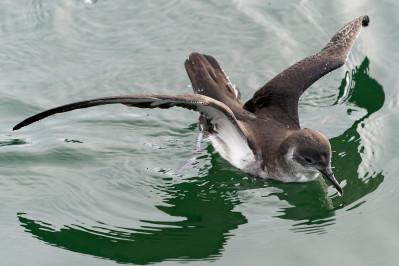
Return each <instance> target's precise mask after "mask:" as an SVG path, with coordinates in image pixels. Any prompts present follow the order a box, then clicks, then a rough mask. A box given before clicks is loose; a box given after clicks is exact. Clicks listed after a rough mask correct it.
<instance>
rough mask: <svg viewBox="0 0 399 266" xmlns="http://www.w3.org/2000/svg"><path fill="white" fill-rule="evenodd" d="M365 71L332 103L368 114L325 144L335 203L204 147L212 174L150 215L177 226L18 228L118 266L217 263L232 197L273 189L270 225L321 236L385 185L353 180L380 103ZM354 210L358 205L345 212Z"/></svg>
mask: <svg viewBox="0 0 399 266" xmlns="http://www.w3.org/2000/svg"><path fill="white" fill-rule="evenodd" d="M369 64H370V62H369V60H368V59H367V58H365V59H364V61H363V62H362V64H361V65H360V66H359V67H357V68H356V69H354V71H353V73H352V78H351V81H350V82H351V84H350V86H348V85H349V84H347V79H346V78H345V79H344V80H343V81H342V84H341V86H340V88H339V90H340V93H339V98H338V99H337V103H340V104H347V105H349V106H350V108H351V109H356V108H363V109H366V110H367V114H366V115H365V116H364V117H362V118H361V119H359V120H357V121H356V122H355V123H354V124H353V125H352V126H351V127H350V128H349V129H347V130H346V131H345V132H344V133H343V134H342V135H341V136H339V137H336V138H333V139H331V144H332V147H333V151H334V152H333V158H332V164H333V166H335V172H336V176H337V179H338V181H343V180H346V185H345V187H344V196H343V197H342V198H341V197H339V196H338V195H333V196H332V197H328V196H327V188H328V184H326V182H325V181H324V179H322V178H320V179H318V180H316V181H314V182H309V183H291V184H289V183H280V182H275V181H271V182H263V181H260V180H258V179H253V178H248V176H247V175H245V174H243V173H241V172H240V171H238V170H236V169H234V168H233V167H232V166H230V165H228V163H227V162H225V161H224V160H223V159H221V158H220V156H219V155H218V154H215V153H213V148H212V147H211V146H208V154H211V165H212V167H211V168H210V169H208V168H207V169H203V171H205V172H207V173H206V176H205V177H204V178H201V177H192V178H190V179H186V180H184V182H182V183H179V184H173V185H164V186H159V188H158V189H159V190H162V191H163V192H166V193H167V195H168V197H167V198H165V200H164V203H165V204H164V205H162V206H157V208H158V209H159V210H160V211H162V212H164V213H166V214H168V215H170V216H172V217H178V218H180V220H179V221H177V222H170V221H167V222H162V221H142V222H143V223H144V224H146V225H145V226H142V227H140V228H115V227H114V226H107V225H106V224H103V223H101V222H98V224H99V226H96V227H93V226H92V227H85V226H84V224H72V225H65V226H63V227H62V228H61V229H55V228H56V227H55V226H53V225H51V224H49V223H47V222H45V221H39V220H34V219H31V218H29V217H28V214H26V213H18V215H17V216H18V219H19V222H20V224H21V226H22V227H24V228H25V231H26V232H29V233H30V234H32V235H33V236H34V237H35V238H37V239H39V240H41V241H44V242H45V243H47V244H49V245H53V246H56V247H59V248H64V249H67V250H70V251H74V252H78V253H82V254H88V255H92V256H95V257H99V258H103V259H108V260H113V261H116V262H119V263H133V264H141V265H144V264H151V263H156V262H162V261H167V260H175V261H176V260H182V261H190V260H210V261H212V260H216V259H217V258H219V257H220V256H221V254H222V252H223V250H224V245H225V244H226V242H227V241H228V239H229V238H230V237H232V236H233V235H234V230H235V229H237V228H238V227H239V226H240V225H242V224H245V223H247V219H246V217H245V216H244V215H243V214H242V213H241V212H238V211H235V210H234V207H235V206H236V205H239V204H241V201H240V198H239V196H238V195H237V192H238V191H240V190H248V189H257V188H263V187H265V186H266V187H267V186H272V187H277V188H279V189H280V191H281V192H275V193H273V194H270V195H275V196H277V197H278V198H279V199H280V200H284V201H286V202H287V203H289V205H290V206H289V207H286V208H282V209H280V211H279V212H280V214H279V215H277V216H276V217H278V218H280V219H288V220H293V221H297V223H296V224H295V225H294V226H293V230H294V232H303V233H319V234H322V233H325V232H326V228H327V227H328V225H331V224H334V221H335V218H334V216H335V211H336V210H337V209H340V208H343V207H344V206H347V205H349V204H351V203H353V202H355V201H358V200H359V199H361V198H362V197H364V196H365V195H367V194H369V193H371V192H373V191H374V190H376V189H377V188H378V186H379V185H380V184H381V183H382V182H383V180H384V176H383V175H382V174H381V173H370V175H369V176H367V177H359V175H358V173H357V170H358V168H359V166H360V164H361V162H362V159H361V156H360V154H359V150H360V151H361V145H362V144H361V142H360V135H359V133H358V131H357V129H358V128H359V126H360V127H361V126H362V123H363V122H364V120H366V119H367V118H368V117H369V116H370V115H371V114H372V113H374V112H376V111H378V110H379V109H380V108H381V107H382V105H383V103H384V98H385V94H384V92H383V88H382V86H381V85H379V84H378V82H377V81H375V80H374V79H372V78H371V77H370V76H369V72H368V71H369ZM201 171H202V170H200V172H201ZM270 195H268V196H270ZM361 204H362V202H359V203H358V204H357V205H356V206H354V207H352V208H356V207H357V206H359V205H361ZM181 219H182V220H181ZM110 228H113V229H110Z"/></svg>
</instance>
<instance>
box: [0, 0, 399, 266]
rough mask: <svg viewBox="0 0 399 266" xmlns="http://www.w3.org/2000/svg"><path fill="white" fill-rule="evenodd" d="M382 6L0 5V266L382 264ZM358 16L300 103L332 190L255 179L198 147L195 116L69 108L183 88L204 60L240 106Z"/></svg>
mask: <svg viewBox="0 0 399 266" xmlns="http://www.w3.org/2000/svg"><path fill="white" fill-rule="evenodd" d="M398 9H399V4H398V3H397V2H396V1H393V0H391V1H380V2H376V1H370V0H368V1H350V2H348V1H317V2H316V1H300V2H298V1H266V2H265V1H260V0H259V1H242V0H235V1H190V2H189V1H179V0H174V1H127V0H126V1H106V0H98V1H91V2H90V1H83V0H71V1H39V0H26V1H22V0H21V1H1V3H0V62H1V64H0V77H1V78H0V96H1V97H0V113H1V118H0V167H1V168H0V169H1V172H0V199H1V204H0V232H1V236H2V237H1V240H0V265H113V264H117V263H127V264H141V265H144V264H154V263H158V264H164V265H175V264H190V265H202V264H208V263H209V262H212V263H213V265H336V264H343V265H397V264H398V260H399V255H398V250H399V241H398V240H397V238H398V235H399V225H398V221H399V211H398V209H397V204H399V196H398V185H399V184H398V181H397V180H396V179H397V173H398V170H399V166H398V165H399V160H398V155H399V152H398V147H399V140H398V133H397V132H398V129H399V126H398V122H399V121H398V120H399V118H398V117H399V116H398V114H399V106H398V90H397V88H398V87H399V79H398V75H397V73H398V71H399V68H398V64H397V62H398V60H399V56H398V49H397V44H398V42H399V31H398V30H397V27H398V26H399V20H398V16H397V14H396V13H397V10H398ZM364 14H368V15H369V16H370V19H371V23H370V26H369V27H368V28H365V29H363V30H362V33H361V34H360V36H359V37H358V38H357V40H356V42H355V45H354V47H353V49H352V52H351V53H350V56H349V59H348V61H347V63H346V64H345V65H344V66H343V67H342V68H340V69H338V70H336V71H334V72H333V73H331V74H329V75H327V76H326V77H324V78H323V79H322V80H320V81H319V82H317V83H315V84H314V85H313V86H312V87H311V88H310V89H309V90H308V91H307V92H306V93H305V94H304V95H303V97H302V99H301V102H300V118H301V124H302V127H305V128H314V129H317V130H319V131H321V132H322V133H323V134H325V135H326V136H327V137H328V138H329V139H330V141H331V145H332V150H333V156H332V166H333V167H334V172H335V175H336V178H337V180H338V181H339V182H340V184H341V185H342V186H343V189H344V196H343V197H339V196H338V195H337V193H336V191H335V190H334V189H333V187H332V186H330V185H329V183H326V182H325V181H324V179H322V178H320V179H318V180H316V181H314V182H309V183H301V184H294V183H291V184H287V183H280V182H276V181H267V182H264V181H262V180H258V179H254V178H252V177H251V176H249V175H246V174H244V173H242V172H240V171H239V170H237V169H235V168H234V167H233V166H231V165H230V164H229V163H227V162H226V161H225V160H224V159H222V158H221V157H220V155H218V154H217V153H216V152H215V151H214V149H213V147H212V146H211V145H210V144H209V143H207V142H204V143H203V144H202V151H201V154H200V157H199V159H198V160H197V162H196V164H195V165H194V167H193V168H192V169H189V170H187V171H186V172H184V173H183V174H176V169H177V168H178V166H179V164H180V163H181V162H182V161H184V160H185V159H187V158H189V157H190V156H191V155H192V153H193V148H194V143H195V140H196V135H197V130H198V129H197V119H198V114H196V113H194V112H190V111H187V110H182V109H179V108H176V109H170V110H166V111H165V110H141V109H135V108H128V107H125V106H119V105H115V106H102V107H96V108H91V109H85V110H78V111H74V112H71V113H66V114H60V115H57V116H54V117H51V118H48V119H46V120H43V121H40V122H39V123H36V124H33V125H32V126H29V127H27V128H24V129H22V130H20V131H16V132H13V131H12V130H11V129H12V127H13V126H14V125H15V124H16V123H18V122H20V121H21V120H22V119H24V118H26V117H27V116H30V115H32V114H35V113H37V112H40V111H43V110H45V109H48V108H51V107H54V106H56V105H61V104H65V103H69V102H73V101H77V100H82V99H88V98H94V97H100V96H111V95H120V94H134V93H162V94H182V93H188V92H190V91H191V88H190V86H189V85H190V82H189V79H188V77H187V75H186V73H185V70H184V66H183V62H184V60H185V59H186V58H187V57H188V55H189V54H190V52H192V51H199V52H203V53H207V54H211V55H213V56H214V57H215V58H216V59H217V60H218V61H219V63H220V64H221V65H222V67H223V68H224V70H225V72H226V73H227V74H228V76H229V77H230V79H231V80H232V82H233V83H236V84H237V85H238V86H239V88H240V89H241V92H242V97H243V99H244V100H247V99H249V98H250V97H251V96H252V94H253V93H254V91H255V90H256V89H257V88H260V87H261V86H262V85H263V84H264V83H265V82H266V81H268V80H269V79H271V78H272V77H273V76H274V75H276V74H277V73H279V72H280V71H281V70H283V69H284V68H286V67H287V66H289V65H290V64H293V63H295V62H296V61H298V60H300V59H302V58H304V57H306V56H308V55H311V54H313V53H316V52H317V51H318V50H320V49H321V48H322V47H324V45H325V44H326V43H327V41H328V40H329V38H330V37H331V36H332V35H333V34H334V33H335V32H336V31H337V30H338V29H339V28H340V27H341V26H343V25H344V24H345V23H347V22H349V21H351V20H352V19H354V18H356V17H358V16H360V15H364Z"/></svg>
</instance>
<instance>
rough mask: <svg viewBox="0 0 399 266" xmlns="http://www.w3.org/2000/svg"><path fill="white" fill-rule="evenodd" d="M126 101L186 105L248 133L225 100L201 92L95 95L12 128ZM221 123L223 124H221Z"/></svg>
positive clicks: (214, 121)
mask: <svg viewBox="0 0 399 266" xmlns="http://www.w3.org/2000/svg"><path fill="white" fill-rule="evenodd" d="M117 103H119V104H124V105H127V106H134V107H139V108H161V109H168V108H171V107H173V106H178V107H183V108H186V109H189V110H194V111H198V112H200V113H201V114H203V115H204V116H205V117H206V118H208V119H209V120H210V121H211V123H212V124H213V125H215V126H216V127H217V126H218V124H220V123H221V121H223V123H227V124H229V126H231V127H234V128H235V129H236V131H237V132H238V133H239V134H240V135H241V136H242V137H245V134H244V130H243V128H242V126H241V125H240V122H239V121H237V120H236V118H235V116H234V114H233V112H232V111H231V110H230V108H229V107H227V106H226V105H225V104H223V103H221V102H219V101H216V100H214V99H212V98H210V97H207V96H204V95H199V94H183V95H161V94H134V95H122V96H111V97H103V98H96V99H91V100H86V101H79V102H74V103H70V104H66V105H62V106H58V107H55V108H52V109H49V110H46V111H43V112H41V113H38V114H36V115H33V116H31V117H28V118H27V119H25V120H24V121H22V122H20V123H19V124H18V125H16V126H15V127H14V128H13V130H18V129H20V128H22V127H25V126H27V125H30V124H32V123H35V122H37V121H39V120H42V119H43V118H46V117H48V116H51V115H54V114H58V113H64V112H69V111H72V110H75V109H82V108H88V107H93V106H98V105H106V104H117ZM219 126H220V125H219Z"/></svg>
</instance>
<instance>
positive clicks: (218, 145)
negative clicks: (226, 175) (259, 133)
mask: <svg viewBox="0 0 399 266" xmlns="http://www.w3.org/2000/svg"><path fill="white" fill-rule="evenodd" d="M208 140H209V141H211V143H212V146H213V147H214V148H215V150H216V151H217V152H218V153H219V154H220V155H221V156H222V157H223V158H224V159H225V160H227V161H228V162H229V163H230V164H232V165H233V166H235V167H237V168H238V169H240V170H242V171H244V172H246V173H250V174H256V173H254V172H253V170H252V168H254V167H253V166H254V165H255V164H257V162H256V160H255V156H254V153H253V152H252V150H251V148H250V147H249V146H248V143H247V142H245V141H243V140H242V139H241V138H235V137H234V136H231V137H230V138H226V135H224V138H223V139H222V138H221V136H220V135H219V134H210V135H208Z"/></svg>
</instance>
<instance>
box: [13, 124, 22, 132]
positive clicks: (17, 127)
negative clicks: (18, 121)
mask: <svg viewBox="0 0 399 266" xmlns="http://www.w3.org/2000/svg"><path fill="white" fill-rule="evenodd" d="M20 128H21V127H20V126H18V125H16V126H15V127H13V128H12V131H15V130H18V129H20Z"/></svg>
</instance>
